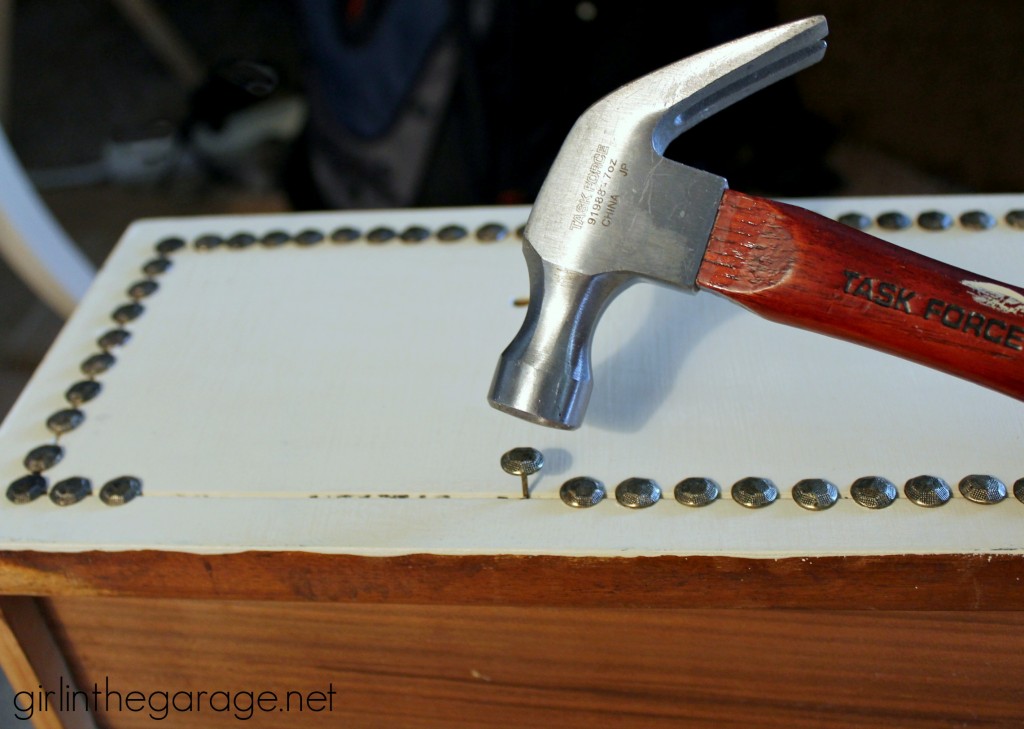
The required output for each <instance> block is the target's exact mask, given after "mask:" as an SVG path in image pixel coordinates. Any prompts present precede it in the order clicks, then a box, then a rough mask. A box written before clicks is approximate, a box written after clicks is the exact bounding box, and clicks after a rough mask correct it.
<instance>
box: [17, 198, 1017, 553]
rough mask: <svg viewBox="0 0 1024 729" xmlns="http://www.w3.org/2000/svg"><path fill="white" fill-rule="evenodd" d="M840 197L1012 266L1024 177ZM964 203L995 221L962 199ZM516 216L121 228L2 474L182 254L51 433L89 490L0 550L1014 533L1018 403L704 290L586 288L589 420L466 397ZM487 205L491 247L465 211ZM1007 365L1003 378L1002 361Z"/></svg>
mask: <svg viewBox="0 0 1024 729" xmlns="http://www.w3.org/2000/svg"><path fill="white" fill-rule="evenodd" d="M795 202H798V203H799V204H802V205H804V206H805V207H808V208H810V209H812V210H815V211H817V212H820V213H822V214H825V215H828V216H830V217H838V216H839V215H840V214H843V213H847V212H850V211H856V212H860V213H863V214H865V215H867V216H869V217H870V218H875V217H877V216H878V215H879V214H881V213H883V212H886V211H891V210H896V211H900V212H903V213H905V214H906V215H908V216H909V217H910V218H911V220H914V219H916V217H917V216H918V214H920V213H921V212H924V211H927V210H941V211H944V212H946V213H948V214H950V215H951V216H952V218H953V220H954V224H953V226H952V227H951V228H949V229H948V230H945V231H941V232H932V231H927V230H924V229H922V228H921V227H919V226H917V225H912V226H911V227H910V228H907V229H905V230H900V231H887V230H883V229H881V228H879V226H878V225H877V224H875V225H872V226H871V227H870V228H869V229H868V232H870V233H873V234H875V235H879V236H880V237H883V238H886V239H888V240H891V241H892V242H894V243H896V244H898V245H900V246H904V247H906V248H910V249H913V250H916V251H918V252H921V253H924V254H926V255H929V256H931V257H934V258H937V259H939V260H943V261H946V262H949V263H952V264H954V265H958V266H961V267H963V268H967V269H969V270H973V271H976V272H978V273H981V274H984V275H988V276H991V277H994V278H997V279H1000V280H1004V281H1007V282H1009V283H1013V284H1017V285H1020V284H1021V283H1024V230H1021V229H1017V228H1014V227H1012V226H1010V225H1008V224H1007V222H1006V220H1005V215H1006V213H1007V212H1008V211H1010V210H1013V209H1024V195H988V196H941V197H896V198H894V197H887V198H857V199H853V198H848V199H831V200H803V201H795ZM971 210H983V211H986V212H988V213H990V214H991V215H992V216H993V217H994V218H995V219H996V221H997V223H996V226H995V227H994V228H992V229H989V230H984V231H976V230H971V229H968V228H965V227H964V226H963V225H961V224H960V223H959V222H957V221H958V218H959V216H960V215H961V214H962V213H964V212H966V211H971ZM527 215H528V209H527V208H524V207H503V208H459V209H435V210H424V209H419V210H386V211H384V210H381V211H363V212H332V213H318V214H294V215H268V216H233V217H205V218H182V219H161V220H144V221H139V222H137V223H135V224H134V225H132V226H131V228H129V230H128V231H127V232H126V233H125V235H124V237H123V239H122V240H121V242H120V243H119V244H118V246H117V247H116V249H115V250H114V251H113V253H112V254H111V256H110V258H109V260H108V261H107V262H106V263H105V265H104V266H103V267H102V269H101V271H100V273H99V276H98V278H97V279H96V281H95V282H94V283H93V285H92V287H91V289H90V291H89V293H88V294H87V296H86V297H85V299H84V300H83V301H82V303H81V304H80V306H79V308H78V309H77V310H76V312H75V313H74V315H73V316H72V318H71V319H70V320H69V321H68V323H67V325H66V326H65V327H64V329H63V331H62V332H61V334H60V336H59V337H58V339H57V341H56V342H55V344H54V345H53V347H52V349H51V351H50V352H49V353H48V355H47V357H46V358H45V360H44V362H43V363H42V364H41V365H40V367H39V368H38V370H37V371H36V373H35V374H34V376H33V377H32V379H31V381H30V383H29V384H28V386H27V388H26V389H25V391H24V393H23V394H22V395H21V397H20V398H19V400H18V401H17V403H16V405H15V406H14V408H13V409H12V411H11V412H10V414H9V416H8V417H7V419H6V420H5V421H4V423H3V425H2V427H0V484H2V485H4V487H5V488H6V485H7V484H9V483H11V482H13V481H14V480H15V479H17V478H19V477H21V476H23V475H25V473H26V469H25V466H24V465H23V459H24V457H25V455H26V454H27V452H28V451H29V450H31V449H32V448H33V447H35V446H38V445H41V444H44V443H52V442H54V438H55V437H54V435H53V434H52V433H50V432H49V431H48V430H47V428H46V426H45V421H46V419H47V417H48V416H49V415H50V414H51V413H53V412H55V411H57V410H60V409H62V408H65V407H68V404H67V403H66V401H65V400H64V392H65V391H66V390H67V388H68V387H69V386H70V385H71V384H72V383H74V382H76V381H78V380H81V379H83V375H82V374H81V372H80V371H79V366H80V364H81V362H82V361H83V360H84V359H86V358H87V357H88V356H90V355H92V354H95V353H96V352H98V351H99V349H98V347H97V345H96V339H97V338H98V337H99V336H100V335H101V334H103V333H104V332H105V331H107V330H108V329H111V328H113V327H114V326H116V325H115V324H114V323H113V321H112V319H111V312H112V311H113V310H114V309H115V308H117V307H118V306H120V305H122V304H124V303H126V302H127V301H128V297H127V295H126V293H125V292H126V289H127V288H128V287H129V286H130V285H131V284H132V283H133V282H135V281H137V280H139V279H142V278H143V277H144V276H143V274H142V273H141V271H140V269H141V267H142V266H143V264H145V263H146V261H148V260H150V259H152V258H153V257H154V255H155V250H154V246H155V245H156V244H157V242H159V241H161V240H163V239H165V238H168V237H171V236H178V237H181V238H183V239H184V240H185V241H188V242H189V244H190V245H189V246H187V247H186V248H184V249H182V250H179V251H177V252H175V253H173V254H171V255H170V256H169V257H170V258H171V260H172V261H173V266H172V267H171V269H170V270H168V271H167V272H166V273H164V274H162V275H160V276H158V277H156V280H157V282H158V283H159V289H158V290H157V291H156V292H155V293H153V294H152V295H151V296H149V297H148V298H146V299H144V300H142V303H143V305H144V307H145V311H144V313H143V314H142V315H141V316H140V317H139V318H138V319H136V320H135V321H132V322H130V323H129V324H127V325H126V328H127V329H128V330H130V331H131V333H132V338H131V340H130V341H129V342H128V343H127V344H126V345H125V346H124V347H123V348H121V349H118V350H116V351H114V352H113V353H114V354H115V356H116V358H117V361H116V364H115V365H114V366H113V367H112V368H111V369H110V370H109V371H107V372H105V373H103V374H101V375H99V376H98V377H97V379H98V380H99V381H100V382H101V384H102V388H103V389H102V392H101V394H100V395H99V396H98V397H97V398H96V399H95V400H93V401H91V402H88V403H86V404H85V405H83V406H82V411H83V412H84V413H85V421H84V423H83V424H82V425H81V426H79V427H78V428H77V429H75V430H73V431H71V432H69V433H66V434H64V435H62V436H61V437H60V444H61V445H62V446H63V448H64V449H65V455H64V458H63V460H62V461H61V462H60V463H59V464H58V465H56V466H55V467H53V468H52V469H49V470H48V471H46V472H45V473H44V474H43V475H44V476H45V477H46V478H47V480H48V482H49V484H50V485H51V486H52V485H53V484H54V483H57V482H58V481H61V480H62V479H66V478H69V477H72V476H82V477H86V478H88V479H89V480H90V482H91V483H92V486H93V491H94V495H93V496H90V497H87V498H86V499H85V500H83V501H82V502H80V503H77V504H74V505H71V506H66V507H59V506H57V505H55V504H54V503H52V502H51V501H50V500H49V499H48V498H46V497H43V498H40V499H38V500H36V501H34V502H32V503H30V504H24V505H18V504H13V503H10V502H9V501H7V500H6V499H3V503H2V504H0V548H2V549H34V550H49V551H67V550H72V551H77V550H91V549H100V550H128V549H142V548H147V549H163V550H178V551H188V552H207V553H216V552H235V551H242V550H252V549H255V550H309V551H315V552H323V553H345V554H366V555H396V554H409V553H436V554H477V553H479V554H563V555H595V556H607V555H625V556H638V555H659V554H678V555H696V554H699V555H728V556H748V557H764V558H774V557H782V556H819V555H855V554H904V553H961V552H963V553H979V552H980V553H986V552H1021V551H1024V539H1022V538H1021V535H1022V534H1024V504H1022V503H1020V502H1019V501H1018V500H1016V499H1015V498H1014V496H1013V494H1012V484H1013V483H1014V481H1016V480H1017V479H1020V478H1022V477H1024V447H1022V446H1024V404H1022V403H1020V402H1018V401H1016V400H1013V399H1011V398H1008V397H1005V396H1002V395H999V394H997V393H995V392H991V391H989V390H986V389H983V388H981V387H979V386H976V385H973V384H970V383H968V382H965V381H962V380H959V379H956V378H953V377H950V376H948V375H943V374H941V373H938V372H935V371H932V370H929V369H926V368H923V367H921V366H918V365H913V364H910V363H907V362H904V361H902V360H898V359H896V358H894V357H890V356H888V355H884V354H880V353H877V352H874V351H871V350H868V349H865V348H862V347H858V346H856V345H852V344H847V343H844V342H840V341H837V340H833V339H829V338H827V337H823V336H820V335H815V334H811V333H807V332H803V331H799V330H796V329H792V328H787V327H784V326H781V325H778V324H772V323H769V322H766V321H763V320H760V319H758V318H757V317H756V316H754V315H752V314H750V313H748V312H746V311H744V310H742V309H741V308H739V307H737V306H735V305H733V304H731V303H729V302H728V301H726V300H724V299H720V298H717V297H716V296H714V295H712V294H709V293H701V294H699V295H697V296H692V295H689V294H684V293H681V292H677V291H673V290H669V289H666V288H661V287H657V286H655V285H640V286H635V287H633V288H632V289H630V290H628V291H627V292H626V293H625V294H623V295H622V296H621V297H620V298H618V299H617V300H616V301H615V302H614V303H613V304H612V306H611V307H610V308H609V310H608V311H607V313H606V314H605V316H604V319H603V320H602V322H601V323H600V325H599V327H598V334H597V339H596V342H595V347H594V361H595V373H594V374H595V382H596V386H595V391H594V394H593V398H592V400H591V404H590V409H589V412H588V414H587V418H586V421H585V424H584V426H583V427H582V428H581V429H580V430H579V431H575V432H562V431H555V430H551V429H546V428H542V427H540V426H535V425H531V424H529V423H526V422H522V421H519V420H517V419H515V418H513V417H510V416H508V415H504V414H502V413H499V412H497V411H495V410H492V409H491V408H490V407H488V405H487V403H486V393H487V389H488V385H489V383H490V379H491V375H492V373H493V369H494V366H495V364H496V362H497V357H498V354H499V353H500V351H501V350H502V349H503V348H504V347H505V345H506V344H507V343H508V342H509V340H510V339H511V338H512V336H513V335H514V334H515V332H516V331H517V330H518V327H519V324H520V323H521V321H522V317H523V314H524V311H525V310H524V309H523V308H520V307H517V306H515V305H514V301H515V300H516V299H518V298H521V297H525V296H526V295H527V294H528V283H527V275H526V267H525V264H524V262H523V259H522V254H521V251H520V241H519V240H518V239H517V238H516V236H515V230H516V229H517V228H518V227H519V226H521V225H522V224H523V223H524V222H525V221H526V218H527ZM487 223H500V224H502V225H503V226H505V227H507V228H509V229H510V231H512V232H511V233H510V234H509V235H508V236H507V237H506V238H505V239H504V240H501V241H499V242H494V243H482V242H479V241H478V240H477V239H476V237H475V235H474V231H475V230H476V229H478V228H479V227H480V226H481V225H484V224H487ZM452 224H457V225H461V226H463V227H465V228H466V229H468V231H469V235H468V236H467V237H466V238H465V239H463V240H461V241H458V242H450V243H448V242H442V241H440V240H438V239H437V237H435V236H431V237H429V238H427V239H426V240H424V241H422V242H419V243H405V242H401V241H400V240H399V239H397V238H396V239H393V240H391V241H389V242H386V243H377V244H374V243H371V242H368V241H367V240H366V238H365V237H363V238H360V239H359V240H357V241H354V242H351V243H335V242H332V241H331V240H330V239H329V238H328V239H326V240H324V241H322V242H320V243H317V244H314V245H309V246H300V245H297V244H296V243H294V242H291V243H288V244H286V245H283V246H280V247H276V248H268V247H264V246H262V245H260V244H258V243H257V244H255V245H252V246H250V247H248V248H245V249H242V250H232V249H229V248H227V247H226V246H223V245H222V246H220V247H218V248H216V249H214V250H210V251H198V250H195V249H194V248H193V247H192V246H191V243H192V241H194V240H195V239H196V238H197V237H199V236H202V235H205V234H216V235H219V236H221V237H225V238H226V237H229V236H231V235H233V234H235V233H239V232H249V233H252V234H254V235H256V236H257V237H259V236H262V235H263V234H264V233H266V232H268V231H271V230H284V231H287V232H289V233H292V234H295V233H298V232H299V231H303V230H319V231H323V232H325V233H326V234H328V236H329V234H330V233H331V232H332V231H334V230H335V229H337V228H339V227H343V226H351V227H354V228H357V229H359V230H361V231H363V232H364V233H365V232H366V231H369V230H371V229H373V228H377V227H381V226H386V227H389V228H392V229H395V230H396V231H399V232H401V231H403V230H405V229H406V228H408V227H409V226H413V225H416V226H422V227H424V228H427V229H428V230H430V231H433V232H436V231H438V230H439V229H440V228H442V227H444V226H446V225H452ZM1022 375H1024V373H1022ZM515 446H532V447H535V448H537V449H539V450H540V451H542V452H543V453H544V455H545V459H546V465H545V467H544V469H543V470H542V471H541V472H540V473H539V474H537V475H535V476H533V477H531V488H532V498H531V499H529V500H523V499H521V498H519V493H520V483H519V479H518V478H517V477H514V476H510V475H508V474H506V473H504V472H503V471H502V470H501V468H500V467H499V459H500V457H501V455H502V453H504V452H505V451H506V450H508V449H510V448H512V447H515ZM922 474H928V475H934V476H938V477H941V478H943V479H945V480H946V481H947V482H948V483H949V484H950V485H951V486H952V487H953V491H954V497H953V499H952V500H951V501H950V503H948V504H946V505H944V506H942V507H939V508H932V509H928V508H923V507H920V506H916V505H915V504H913V503H911V502H910V501H909V500H908V499H907V498H905V496H904V494H903V484H904V483H905V482H906V480H907V479H909V478H911V477H913V476H917V475H922ZM969 474H987V475H991V476H994V477H996V478H998V479H1000V480H1001V481H1003V483H1005V484H1006V486H1007V487H1008V488H1009V489H1010V490H1011V493H1010V496H1009V497H1008V498H1007V499H1006V500H1005V501H1003V502H1002V503H999V504H994V505H987V506H983V505H978V504H974V503H971V502H969V501H967V500H966V499H964V498H963V497H962V496H961V495H960V493H959V492H958V491H957V488H956V485H957V483H958V482H959V481H960V479H962V478H963V477H965V476H967V475H969ZM122 475H131V476H135V477H137V478H139V479H140V480H141V481H142V484H143V496H141V497H140V498H137V499H135V500H133V501H131V502H130V503H128V504H125V505H123V506H118V507H112V506H107V505H105V504H104V503H103V502H102V501H101V500H100V499H99V498H97V496H96V495H95V494H96V493H98V492H99V490H100V488H101V487H102V486H103V484H104V483H106V482H107V481H109V480H110V479H113V478H115V477H118V476H122ZM581 475H586V476H592V477H595V478H597V479H599V480H601V481H602V482H603V483H604V484H605V486H606V488H607V490H608V492H609V498H608V499H606V500H605V501H604V502H603V503H601V504H599V505H597V506H595V507H593V508H591V509H572V508H570V507H568V506H566V505H565V504H564V503H563V502H562V501H561V500H560V498H559V488H560V486H561V485H562V483H563V482H564V481H566V480H567V479H569V478H571V477H574V476H581ZM631 476H643V477H649V478H653V479H655V480H656V481H657V482H658V483H659V484H660V485H661V487H662V490H663V498H662V500H661V502H659V503H657V504H656V505H654V506H653V507H651V508H648V509H644V510H631V509H627V508H625V507H622V506H620V505H619V504H617V503H616V501H615V499H614V497H613V496H612V495H611V494H612V492H613V491H614V488H615V486H616V484H618V483H619V482H620V481H621V480H623V479H625V478H628V477H631ZM688 476H705V477H710V478H712V479H714V480H715V481H717V482H718V483H719V484H720V485H721V487H722V490H723V497H722V498H721V499H720V500H719V501H717V502H716V503H714V504H712V505H710V506H707V507H704V508H689V507H685V506H682V505H681V504H678V503H676V502H675V500H674V499H673V497H672V492H673V487H674V485H675V484H676V483H677V482H678V481H680V480H681V479H683V478H684V477H688ZM745 476H760V477H765V478H769V479H771V480H772V481H773V482H774V483H775V484H776V485H777V486H778V488H779V491H780V498H779V500H778V502H777V503H774V504H772V505H770V506H768V507H765V508H762V509H757V510H752V509H746V508H744V507H742V506H740V505H739V504H737V503H735V502H734V501H732V500H731V498H730V496H729V488H730V486H731V485H732V484H733V483H734V482H735V481H736V480H738V479H740V478H743V477H745ZM862 476H883V477H885V478H888V479H889V480H891V481H892V482H893V483H894V484H895V485H896V486H897V487H898V488H899V489H900V498H899V499H898V500H897V501H896V503H894V504H893V505H892V506H890V507H888V508H886V509H883V510H871V509H867V508H864V507H862V506H859V505H858V504H856V503H855V502H854V501H853V500H852V499H851V498H850V490H849V487H850V484H851V483H852V482H853V481H854V480H855V479H857V478H859V477H862ZM812 477H813V478H825V479H828V480H830V481H831V482H833V483H834V484H836V485H837V486H838V487H839V491H840V493H841V495H842V498H841V500H840V502H839V503H838V504H837V505H836V506H834V507H833V508H831V509H829V510H827V511H822V512H810V511H807V510H805V509H803V508H800V507H799V506H798V505H797V504H796V503H794V502H793V500H792V496H791V489H792V486H793V484H794V483H796V482H797V481H798V480H800V479H804V478H812Z"/></svg>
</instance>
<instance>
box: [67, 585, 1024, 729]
mask: <svg viewBox="0 0 1024 729" xmlns="http://www.w3.org/2000/svg"><path fill="white" fill-rule="evenodd" d="M48 602H49V606H50V611H51V615H52V618H53V622H54V624H55V625H56V626H57V632H58V634H59V635H60V636H61V638H62V640H63V642H64V644H65V645H66V646H68V651H69V653H70V654H71V657H72V660H73V663H74V664H75V665H76V667H77V672H78V674H79V681H80V683H81V684H82V685H85V686H87V687H91V686H92V684H94V683H96V684H98V685H99V687H100V690H101V691H105V690H106V688H107V686H108V685H109V687H110V688H111V689H114V690H120V691H123V692H127V691H131V690H137V691H142V692H144V693H150V692H152V691H166V692H168V693H170V694H173V693H174V692H176V691H189V692H192V693H193V694H195V693H196V692H198V691H201V690H205V691H216V690H223V691H232V692H244V691H253V692H255V693H256V694H257V695H258V693H259V692H261V691H273V692H276V693H277V694H282V693H284V692H286V691H289V690H291V691H298V692H305V693H308V692H311V691H316V690H323V691H327V690H328V687H330V689H331V690H333V691H334V692H335V693H334V694H333V697H332V698H333V706H332V707H331V708H330V710H329V711H328V710H324V711H321V712H309V711H303V712H298V711H294V704H293V706H292V709H293V710H292V711H290V712H288V713H287V714H286V713H284V712H281V711H278V712H276V713H275V712H273V711H271V712H267V713H263V714H260V713H256V714H255V715H254V716H253V718H252V720H251V723H252V724H254V725H255V726H285V725H287V726H295V727H306V726H311V727H316V726H324V727H327V726H332V727H336V726H343V727H347V728H350V729H352V728H357V727H382V726H386V727H395V728H400V727H410V728H415V729H428V728H430V729H434V728H437V727H462V726H472V727H482V728H488V727H524V726H534V727H550V726H558V727H564V728H565V729H575V728H579V729H593V727H595V726H616V727H644V728H645V729H650V728H652V727H681V726H682V727H690V726H714V727H740V726H742V727H750V726H759V727H776V726H777V727H787V728H788V729H793V728H800V727H808V728H809V727H821V726H829V727H837V728H844V727H878V726H900V727H904V728H905V729H914V728H917V727H921V728H924V727H928V728H930V729H934V728H935V727H991V726H1012V725H1018V724H1019V723H1021V722H1024V686H1022V685H1021V683H1020V681H1019V680H1018V679H1019V675H1020V672H1021V670H1022V669H1024V614H1017V613H964V614H958V613H937V612H919V613H910V612H897V613H894V612H881V613H866V612H856V613H850V612H839V611H827V612H826V611H800V610H797V611H762V610H692V611H687V610H630V611H624V610H619V609H608V608H596V607H580V608H512V607H480V606H475V607H474V606H462V607H451V606H395V605H322V604H294V603H280V602H277V603H265V602H264V603H261V602H248V603H243V602H230V601H187V600H144V599H124V598H119V599H111V598H58V599H54V600H51V601H48ZM108 681H109V684H107V683H106V682H108ZM158 700H159V698H158ZM179 703H181V700H179ZM101 709H102V707H101ZM100 718H101V720H102V722H103V725H104V726H108V727H111V728H113V729H121V728H125V729H131V728H132V727H143V726H146V727H149V726H152V720H151V719H150V718H149V717H148V716H146V715H145V712H144V711H138V712H130V711H126V710H121V711H116V710H109V711H102V710H101V712H100ZM238 723H239V722H238V720H237V719H235V718H233V717H232V716H230V714H229V713H226V712H221V713H216V712H212V711H210V710H209V707H207V708H206V710H205V711H203V712H196V711H192V712H180V713H176V714H174V715H173V717H172V718H171V719H170V720H169V721H168V725H169V726H178V727H220V726H237V725H238ZM247 723H248V722H247Z"/></svg>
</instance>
